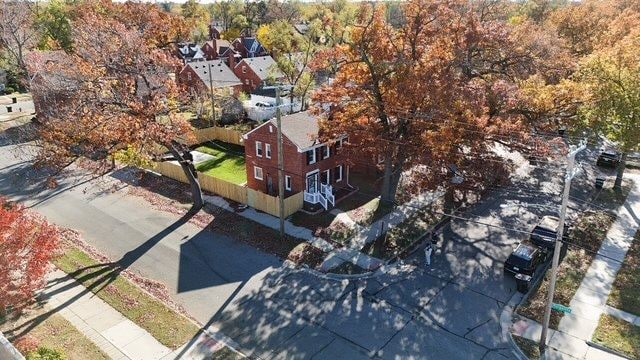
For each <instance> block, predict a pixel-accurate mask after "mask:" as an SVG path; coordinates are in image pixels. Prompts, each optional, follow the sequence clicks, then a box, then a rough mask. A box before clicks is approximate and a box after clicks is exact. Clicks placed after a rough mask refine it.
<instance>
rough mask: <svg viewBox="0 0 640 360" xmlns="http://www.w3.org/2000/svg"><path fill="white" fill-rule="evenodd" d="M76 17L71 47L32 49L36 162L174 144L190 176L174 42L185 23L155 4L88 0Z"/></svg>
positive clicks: (134, 159)
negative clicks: (66, 50) (183, 148)
mask: <svg viewBox="0 0 640 360" xmlns="http://www.w3.org/2000/svg"><path fill="white" fill-rule="evenodd" d="M81 6H82V7H83V10H82V11H78V16H77V18H75V19H74V22H73V26H72V28H73V31H72V39H73V43H74V45H73V52H71V53H63V52H55V53H50V52H49V53H42V52H41V53H34V54H33V55H32V57H31V61H30V63H31V69H30V73H31V74H32V84H31V85H32V93H33V98H34V102H35V104H36V108H37V111H38V124H39V126H38V133H39V141H38V145H40V147H39V152H38V154H37V158H36V164H40V165H46V166H52V167H54V168H64V167H66V166H68V165H69V164H71V163H72V162H73V161H75V159H76V158H78V157H80V156H85V157H90V158H92V159H96V160H102V161H105V160H108V159H110V158H112V157H117V158H119V159H120V160H122V161H125V162H130V163H134V164H140V163H144V162H145V161H146V162H148V161H149V160H151V159H154V158H156V157H157V156H159V155H160V154H162V152H163V151H166V150H165V149H167V148H168V149H169V150H170V151H171V152H172V153H173V154H174V156H175V158H177V159H178V160H180V163H181V164H182V165H183V169H184V170H185V173H186V174H187V176H188V177H189V179H190V180H191V185H192V190H193V191H192V192H193V196H194V203H195V204H194V205H195V206H196V207H198V208H199V207H201V206H202V194H201V190H200V186H199V184H198V182H197V179H196V178H195V172H194V171H193V169H192V167H189V166H188V165H187V162H186V161H185V159H184V158H183V155H182V154H181V153H180V146H179V145H178V144H177V143H176V142H175V139H176V138H177V137H178V136H180V135H183V134H185V133H187V132H188V131H189V130H190V128H191V127H190V124H189V123H188V122H187V121H186V119H184V118H183V117H182V116H180V115H179V113H178V110H179V109H178V103H179V101H178V100H179V95H180V92H179V90H178V87H177V85H176V83H175V80H174V78H173V76H172V73H173V72H174V71H175V69H176V68H177V67H178V66H179V62H178V60H177V59H176V58H174V57H173V56H172V55H171V50H172V49H173V48H172V44H173V43H174V42H175V41H177V40H179V38H180V37H181V36H182V35H183V34H185V33H187V32H188V30H187V29H186V28H185V30H184V31H183V32H181V31H180V29H181V28H180V26H182V25H184V22H183V21H181V20H180V18H175V17H174V15H171V14H168V13H165V12H162V11H161V10H160V9H159V8H158V7H156V6H153V5H151V4H141V3H125V4H116V3H112V2H110V1H88V2H85V3H84V4H83V5H81Z"/></svg>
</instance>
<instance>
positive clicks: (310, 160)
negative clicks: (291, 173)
mask: <svg viewBox="0 0 640 360" xmlns="http://www.w3.org/2000/svg"><path fill="white" fill-rule="evenodd" d="M315 163H316V150H315V149H313V150H309V151H307V165H311V164H315Z"/></svg>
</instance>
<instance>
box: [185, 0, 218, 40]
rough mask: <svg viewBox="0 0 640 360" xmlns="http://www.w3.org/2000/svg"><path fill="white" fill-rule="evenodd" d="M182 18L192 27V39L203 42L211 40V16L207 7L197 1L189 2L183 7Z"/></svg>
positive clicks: (191, 0)
mask: <svg viewBox="0 0 640 360" xmlns="http://www.w3.org/2000/svg"><path fill="white" fill-rule="evenodd" d="M181 9H182V16H183V17H184V18H185V19H186V20H187V22H188V23H189V25H190V26H191V27H192V30H191V39H193V40H194V41H196V42H202V41H205V40H207V39H208V38H209V24H210V23H211V15H210V13H209V12H208V11H207V9H206V8H205V7H203V6H202V5H200V4H199V3H198V2H197V1H196V0H188V1H186V2H185V3H183V4H182V5H181Z"/></svg>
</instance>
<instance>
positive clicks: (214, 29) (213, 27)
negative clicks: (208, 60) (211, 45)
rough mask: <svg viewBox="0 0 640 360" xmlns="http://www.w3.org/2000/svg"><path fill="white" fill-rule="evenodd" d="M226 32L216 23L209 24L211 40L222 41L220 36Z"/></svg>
mask: <svg viewBox="0 0 640 360" xmlns="http://www.w3.org/2000/svg"><path fill="white" fill-rule="evenodd" d="M223 32H224V28H223V27H222V26H221V25H220V24H218V23H217V22H215V21H212V22H211V23H210V24H209V39H211V40H213V39H220V35H221V34H222V33H223Z"/></svg>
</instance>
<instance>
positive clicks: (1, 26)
mask: <svg viewBox="0 0 640 360" xmlns="http://www.w3.org/2000/svg"><path fill="white" fill-rule="evenodd" d="M34 7H35V5H34V4H32V3H31V2H29V1H3V2H2V3H1V4H0V45H1V46H0V47H2V48H3V50H4V51H5V52H6V53H7V55H8V60H9V64H10V65H12V67H15V68H16V69H17V74H16V76H17V77H18V78H19V80H22V81H23V82H24V83H23V84H22V85H25V84H26V74H27V64H26V56H27V53H28V52H29V51H30V50H32V49H34V48H35V46H36V44H37V43H38V40H39V39H40V32H39V31H38V29H37V27H36V21H35V12H34Z"/></svg>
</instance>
